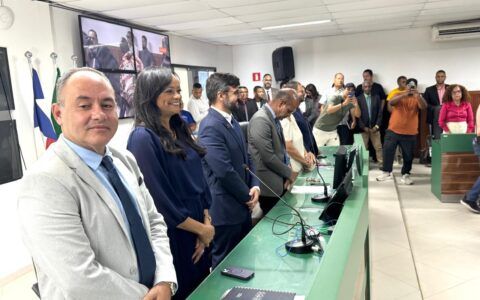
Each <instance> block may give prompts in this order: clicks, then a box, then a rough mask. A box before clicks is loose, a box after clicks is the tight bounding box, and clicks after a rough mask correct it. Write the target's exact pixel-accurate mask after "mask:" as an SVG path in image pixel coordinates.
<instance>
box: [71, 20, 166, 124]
mask: <svg viewBox="0 0 480 300" xmlns="http://www.w3.org/2000/svg"><path fill="white" fill-rule="evenodd" d="M79 23H80V31H81V40H82V49H83V62H84V66H88V67H92V68H94V69H97V70H100V71H102V72H104V73H105V75H106V76H107V77H108V79H109V80H110V82H111V83H112V86H113V89H114V90H115V99H116V101H117V110H118V117H119V118H120V119H123V118H131V117H133V116H134V113H135V112H134V106H133V93H134V91H135V80H136V76H137V74H138V73H139V72H141V71H142V70H143V69H144V68H146V67H150V66H156V67H167V68H171V59H170V43H169V38H168V35H165V34H161V33H158V32H155V31H154V30H151V31H149V30H144V29H139V28H138V26H137V27H136V26H134V25H130V24H126V23H125V24H124V23H121V24H117V23H115V22H112V21H108V20H100V19H95V18H91V17H86V16H79Z"/></svg>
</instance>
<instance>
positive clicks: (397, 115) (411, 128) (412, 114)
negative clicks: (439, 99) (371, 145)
mask: <svg viewBox="0 0 480 300" xmlns="http://www.w3.org/2000/svg"><path fill="white" fill-rule="evenodd" d="M388 105H389V110H390V111H391V113H392V114H391V116H390V121H389V124H388V129H387V131H386V132H385V141H384V144H383V173H382V174H381V175H380V176H378V177H377V178H376V179H377V181H385V180H390V179H393V176H392V168H393V159H394V156H395V149H396V148H397V146H399V147H400V149H401V150H402V156H403V166H402V171H401V173H402V178H401V180H400V181H401V182H402V183H403V184H406V185H411V184H413V181H412V179H411V178H410V171H411V170H412V162H413V150H414V149H415V143H416V136H417V134H418V113H419V110H420V109H425V108H426V107H427V103H426V102H425V100H424V99H423V97H422V95H420V93H419V92H418V90H417V80H416V79H415V78H409V79H407V87H406V89H404V90H402V91H399V92H398V93H396V94H395V96H393V97H392V98H391V99H390V100H389V101H388Z"/></svg>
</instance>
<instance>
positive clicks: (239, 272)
mask: <svg viewBox="0 0 480 300" xmlns="http://www.w3.org/2000/svg"><path fill="white" fill-rule="evenodd" d="M221 273H222V275H225V276H229V277H233V278H237V279H242V280H249V279H251V278H252V277H253V275H255V273H254V272H253V271H252V270H249V269H244V268H237V267H226V268H225V269H223V270H222V272H221Z"/></svg>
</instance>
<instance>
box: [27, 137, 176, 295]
mask: <svg viewBox="0 0 480 300" xmlns="http://www.w3.org/2000/svg"><path fill="white" fill-rule="evenodd" d="M110 150H111V151H112V154H113V157H114V159H118V160H120V161H121V163H123V164H122V166H121V168H122V175H124V176H125V175H126V176H125V177H126V178H125V179H126V181H127V182H128V184H129V186H130V188H131V189H132V191H134V194H135V196H136V201H137V206H138V208H139V210H140V214H141V217H142V220H143V223H144V226H145V229H146V231H147V234H148V236H149V238H150V241H151V243H152V248H153V250H154V253H155V258H156V263H157V270H156V273H155V282H154V284H156V283H158V282H160V281H169V282H175V283H176V275H175V269H174V267H173V262H172V256H171V253H170V247H169V240H168V237H167V228H166V225H165V222H164V220H163V217H162V215H160V214H159V213H158V212H157V210H156V208H155V205H154V203H153V200H152V198H151V196H150V194H149V192H148V190H147V188H146V187H145V184H144V183H143V178H142V174H141V173H140V170H139V168H138V166H137V163H136V161H135V159H134V158H133V156H132V155H131V154H129V153H125V154H126V155H124V154H121V153H120V152H118V151H116V150H115V149H112V148H110ZM128 175H131V176H128ZM18 213H19V217H20V225H21V230H22V234H23V239H24V242H25V244H26V246H27V248H28V249H29V251H30V253H31V255H32V257H33V261H34V263H35V266H36V268H37V274H38V281H39V287H40V294H41V296H42V299H142V298H143V297H144V295H145V294H146V293H147V292H148V288H147V287H145V286H144V285H141V284H140V283H138V276H139V275H138V271H137V258H136V254H135V249H134V248H133V245H132V241H131V238H130V234H129V232H128V229H127V227H126V226H125V224H124V221H123V218H122V216H121V213H120V211H119V208H118V206H117V205H116V204H115V201H114V200H113V198H112V197H111V196H110V194H109V192H108V191H107V189H106V188H105V187H104V186H103V185H102V183H101V182H100V181H99V180H98V179H97V177H96V175H95V174H94V173H93V171H92V170H91V169H90V168H89V167H88V166H87V165H86V164H85V163H84V162H83V161H82V160H81V159H80V157H79V156H78V155H77V154H76V153H75V152H74V151H73V150H72V149H71V148H70V147H69V146H68V145H67V144H66V143H65V140H64V139H63V137H62V138H60V139H59V140H58V141H57V142H56V143H55V144H54V145H52V146H51V147H50V148H49V149H48V151H47V152H46V153H45V154H44V156H43V157H41V158H40V160H39V161H38V162H37V163H36V164H35V166H33V167H32V168H31V170H30V171H29V172H28V173H27V175H26V176H25V177H24V178H23V180H22V182H21V184H20V191H19V198H18Z"/></svg>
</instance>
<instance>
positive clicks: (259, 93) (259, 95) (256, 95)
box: [253, 85, 267, 109]
mask: <svg viewBox="0 0 480 300" xmlns="http://www.w3.org/2000/svg"><path fill="white" fill-rule="evenodd" d="M253 100H255V103H256V104H257V108H258V109H260V108H262V107H263V106H264V105H265V103H267V100H265V90H264V89H263V87H261V86H259V85H257V86H255V87H254V88H253Z"/></svg>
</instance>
